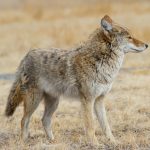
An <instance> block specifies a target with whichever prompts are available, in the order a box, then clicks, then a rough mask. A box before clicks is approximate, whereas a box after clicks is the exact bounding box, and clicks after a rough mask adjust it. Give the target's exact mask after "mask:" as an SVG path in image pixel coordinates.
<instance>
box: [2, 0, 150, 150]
mask: <svg viewBox="0 0 150 150" xmlns="http://www.w3.org/2000/svg"><path fill="white" fill-rule="evenodd" d="M77 2H78V1H77ZM78 3H79V2H78ZM39 6H40V5H38V7H37V8H38V9H32V8H35V7H33V5H29V4H28V3H27V4H26V5H25V7H24V8H23V9H21V10H19V9H18V10H13V9H9V10H1V12H0V45H1V46H0V72H1V73H11V72H15V70H16V68H17V66H18V64H19V62H20V60H21V59H22V57H23V56H24V55H25V53H26V52H27V51H28V50H29V49H33V48H39V47H40V48H49V47H62V48H71V47H73V46H75V45H77V43H80V41H83V40H85V39H86V38H87V36H88V35H89V34H90V33H91V32H92V31H93V30H94V29H95V28H97V27H98V26H99V21H100V18H101V17H102V16H103V15H104V14H110V15H111V16H112V17H113V18H114V20H115V21H116V22H120V24H123V25H124V26H127V27H128V28H130V29H131V31H132V32H133V33H134V34H135V35H136V37H138V38H139V39H143V40H144V41H147V43H149V41H150V30H149V24H150V21H149V17H150V5H149V2H148V1H147V2H143V3H142V2H137V3H135V2H132V3H127V2H126V3H116V2H114V3H109V4H108V3H98V4H96V5H94V4H93V3H92V4H91V5H88V3H87V4H86V5H83V3H82V4H81V5H80V3H79V4H78V5H75V6H74V7H73V6H72V7H71V6H70V7H64V4H63V5H62V6H63V7H62V6H61V5H59V6H57V7H56V9H55V8H54V7H52V8H51V9H48V8H45V9H43V8H42V7H39ZM60 8H61V9H60ZM149 57H150V53H149V51H148V50H147V51H145V52H143V53H140V54H128V55H127V57H126V59H125V62H124V65H123V66H124V67H125V68H134V67H135V68H140V69H136V70H132V69H131V70H124V71H121V72H120V75H119V76H118V78H117V80H116V82H115V84H114V86H113V89H112V91H111V93H110V94H108V96H107V98H106V99H107V100H106V106H107V111H108V117H109V122H110V124H111V126H112V130H113V134H114V136H115V137H116V139H117V140H118V141H119V142H120V144H119V145H118V146H117V147H114V146H113V145H111V143H109V142H108V141H107V139H106V138H105V136H104V135H103V134H102V132H101V130H100V128H99V126H98V123H97V121H96V120H95V125H96V126H97V130H96V136H97V137H98V139H99V143H100V147H94V146H92V145H90V144H86V143H85V142H84V139H85V135H84V130H83V121H82V118H81V113H80V103H79V102H76V101H71V103H70V102H69V101H61V103H60V105H59V108H58V110H57V112H56V114H55V117H54V119H53V120H54V122H53V130H54V135H55V137H56V143H49V142H48V141H47V140H46V137H45V134H44V131H43V128H42V125H41V120H40V118H41V117H42V114H43V104H41V105H40V106H39V108H38V110H37V111H36V112H35V114H34V115H33V117H32V121H31V124H30V131H31V138H30V139H29V141H28V142H27V143H23V142H22V141H21V139H20V120H21V117H22V109H23V107H22V106H20V107H18V108H17V111H16V112H15V114H14V116H13V117H12V118H9V119H7V118H5V117H4V116H3V112H4V109H5V104H6V99H7V95H8V91H9V89H10V86H11V84H12V82H11V81H0V90H1V94H0V98H1V101H0V120H1V122H0V149H7V150H8V149H10V150H16V149H43V150H45V149H51V150H88V149H89V150H91V149H93V150H94V149H115V150H117V149H120V150H126V149H130V150H132V149H133V150H135V149H143V150H144V149H145V150H148V149H150V109H149V108H150V94H149V91H150V84H149V82H150V70H148V67H149V65H150V59H149ZM144 68H146V69H144Z"/></svg>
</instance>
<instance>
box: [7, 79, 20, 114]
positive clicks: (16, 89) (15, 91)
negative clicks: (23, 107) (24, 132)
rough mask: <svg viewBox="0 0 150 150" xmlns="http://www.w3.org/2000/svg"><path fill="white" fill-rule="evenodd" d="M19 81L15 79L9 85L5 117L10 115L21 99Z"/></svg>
mask: <svg viewBox="0 0 150 150" xmlns="http://www.w3.org/2000/svg"><path fill="white" fill-rule="evenodd" d="M20 90H21V83H20V81H19V80H16V81H15V82H14V84H13V85H12V87H11V90H10V94H9V96H8V100H7V105H6V110H5V115H6V116H7V117H9V116H12V115H13V113H14V111H15V109H16V107H17V106H18V105H19V104H20V102H21V101H22V99H21V92H20Z"/></svg>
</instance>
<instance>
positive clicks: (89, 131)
mask: <svg viewBox="0 0 150 150" xmlns="http://www.w3.org/2000/svg"><path fill="white" fill-rule="evenodd" d="M147 47H148V45H147V44H144V43H143V42H141V41H139V40H136V39H135V38H133V37H131V35H130V33H129V32H128V30H127V29H124V28H122V27H120V26H118V25H117V24H114V23H113V21H112V20H111V18H110V17H109V16H107V15H106V16H104V17H103V18H102V20H101V28H98V29H96V30H95V31H94V32H93V33H92V34H91V36H90V37H89V39H88V40H87V41H85V42H84V43H83V44H82V45H80V46H79V47H77V48H74V49H72V50H70V51H66V50H61V49H53V48H51V49H49V50H40V49H37V50H32V51H30V52H29V53H28V54H27V55H26V56H25V57H24V59H23V60H22V61H21V63H20V66H19V67H18V71H17V73H16V80H15V82H14V83H13V85H12V88H11V90H10V94H9V96H8V102H7V106H6V111H5V113H6V116H11V115H13V113H14V111H15V109H16V107H17V106H18V105H19V104H20V103H21V102H22V101H23V103H24V116H23V118H22V121H21V128H22V130H21V131H22V132H21V133H22V138H23V139H24V140H26V139H27V138H28V135H29V133H28V125H29V121H30V117H31V115H32V114H33V112H34V111H35V109H36V108H37V107H38V105H39V103H40V102H41V100H42V99H43V100H44V102H45V111H44V115H43V118H42V123H43V126H44V129H45V132H46V134H47V137H48V139H49V140H53V139H54V137H53V133H52V130H51V117H52V115H53V113H54V112H55V110H56V109H57V106H58V103H59V98H60V96H61V95H65V96H68V97H75V98H78V99H79V100H80V101H81V104H82V109H83V117H84V122H85V129H86V130H85V131H86V137H87V141H90V142H91V143H93V144H97V143H98V142H97V139H96V137H95V128H94V122H93V112H94V110H95V113H96V116H97V119H98V121H99V124H100V125H101V128H102V130H103V132H104V133H105V135H106V137H107V138H108V139H109V140H111V141H112V142H115V139H114V137H113V135H112V132H111V130H110V127H109V124H108V121H107V118H106V111H105V105H104V97H105V95H106V94H107V93H108V92H109V91H110V89H111V87H112V83H113V81H114V79H115V77H116V76H117V74H118V71H119V69H120V67H121V65H122V62H123V59H124V55H125V54H126V53H127V52H130V51H131V52H141V51H143V50H145V49H146V48H147Z"/></svg>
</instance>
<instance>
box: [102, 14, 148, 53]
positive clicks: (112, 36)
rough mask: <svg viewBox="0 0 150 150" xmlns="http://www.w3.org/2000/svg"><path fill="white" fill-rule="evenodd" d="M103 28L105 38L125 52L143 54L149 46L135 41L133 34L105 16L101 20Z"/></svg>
mask: <svg viewBox="0 0 150 150" xmlns="http://www.w3.org/2000/svg"><path fill="white" fill-rule="evenodd" d="M101 27H102V29H103V33H104V36H106V38H107V39H108V40H109V41H110V43H113V44H115V46H117V47H119V49H120V50H122V51H123V52H125V53H127V52H142V51H144V50H145V49H146V48H147V47H148V45H147V44H145V43H143V42H141V41H139V40H137V39H135V38H134V37H133V36H132V35H131V33H130V32H129V31H128V30H127V29H126V28H123V27H121V26H119V25H117V24H116V23H114V22H113V21H112V19H111V18H110V17H109V16H107V15H105V16H104V17H103V18H102V20H101Z"/></svg>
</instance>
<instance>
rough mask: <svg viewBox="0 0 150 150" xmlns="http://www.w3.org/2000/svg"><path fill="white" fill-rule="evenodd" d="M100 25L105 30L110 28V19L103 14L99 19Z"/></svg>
mask: <svg viewBox="0 0 150 150" xmlns="http://www.w3.org/2000/svg"><path fill="white" fill-rule="evenodd" d="M101 26H102V28H103V29H104V30H106V31H111V30H112V20H111V18H110V17H109V16H108V15H105V16H104V17H103V18H102V20H101Z"/></svg>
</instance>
